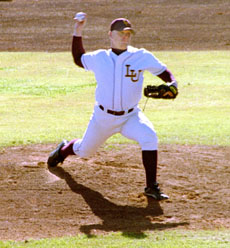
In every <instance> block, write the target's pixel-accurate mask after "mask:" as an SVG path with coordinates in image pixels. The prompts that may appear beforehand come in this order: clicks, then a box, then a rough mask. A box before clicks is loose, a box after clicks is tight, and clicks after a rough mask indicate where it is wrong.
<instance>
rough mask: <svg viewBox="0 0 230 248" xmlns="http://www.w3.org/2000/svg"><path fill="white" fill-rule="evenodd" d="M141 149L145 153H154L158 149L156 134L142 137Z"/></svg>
mask: <svg viewBox="0 0 230 248" xmlns="http://www.w3.org/2000/svg"><path fill="white" fill-rule="evenodd" d="M139 143H140V146H141V149H142V150H143V151H144V150H145V151H153V150H157V149H158V138H157V134H156V133H155V132H152V133H151V134H149V135H147V136H142V138H141V140H140V142H139Z"/></svg>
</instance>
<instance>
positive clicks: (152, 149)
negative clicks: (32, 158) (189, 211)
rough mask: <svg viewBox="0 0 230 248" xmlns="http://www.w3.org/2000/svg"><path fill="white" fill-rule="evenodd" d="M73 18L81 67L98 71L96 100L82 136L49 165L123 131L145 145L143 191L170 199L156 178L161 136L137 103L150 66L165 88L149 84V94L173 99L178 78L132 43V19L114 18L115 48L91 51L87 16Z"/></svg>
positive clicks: (65, 143)
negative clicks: (85, 32)
mask: <svg viewBox="0 0 230 248" xmlns="http://www.w3.org/2000/svg"><path fill="white" fill-rule="evenodd" d="M74 19H75V25H74V34H73V41H72V55H73V59H74V62H75V64H76V65H78V66H80V67H82V68H84V69H85V70H86V71H92V72H94V75H95V78H96V81H97V87H96V91H95V99H96V102H95V106H94V111H93V114H92V116H91V119H90V121H89V124H88V127H87V129H86V131H85V133H84V135H83V137H82V138H81V139H74V140H72V141H70V142H68V141H66V140H63V141H62V142H61V143H60V144H59V145H58V146H57V148H56V149H55V150H54V151H52V152H51V153H50V156H49V158H48V162H47V163H48V166H51V167H55V166H57V165H58V164H59V163H63V161H64V160H65V158H66V157H67V156H69V155H77V156H80V157H88V156H92V155H93V154H94V153H95V152H96V151H97V149H98V148H99V147H100V146H101V145H102V144H103V143H104V142H105V141H106V140H107V139H108V138H109V137H111V136H112V135H114V134H116V133H121V134H122V135H123V136H125V137H127V138H129V139H132V140H134V141H137V142H138V143H139V145H140V147H141V150H142V161H143V165H144V168H145V172H146V187H145V189H144V194H145V195H146V196H150V197H153V198H154V199H156V200H165V199H168V198H169V197H168V196H167V195H166V194H164V193H163V192H162V191H161V190H160V187H159V184H158V182H157V150H158V140H157V134H156V131H155V129H154V127H153V124H152V123H151V122H150V121H149V120H148V118H147V117H146V116H145V115H144V114H143V112H142V111H141V109H140V108H139V107H138V103H139V101H140V99H141V97H142V92H143V79H144V78H143V73H144V71H145V70H147V71H149V72H151V73H152V74H153V75H155V76H158V77H160V78H161V79H162V80H163V81H164V83H163V84H162V85H160V86H151V85H149V86H147V87H145V88H144V95H145V96H146V97H153V98H165V99H174V98H175V97H176V96H177V94H178V90H177V82H176V80H175V78H174V76H173V75H172V73H171V72H170V71H169V70H168V69H167V67H166V65H165V64H163V63H161V62H160V61H159V60H158V59H157V58H156V57H155V56H154V55H153V54H152V53H151V52H149V51H147V50H146V49H138V48H135V47H132V46H130V41H131V37H132V35H134V33H135V32H134V30H133V27H132V25H131V23H130V21H129V20H127V19H125V18H118V19H115V20H113V21H112V23H111V25H110V30H109V32H108V36H109V40H110V44H111V48H110V49H108V50H104V49H101V50H96V51H93V52H88V53H86V52H85V50H84V47H83V41H82V32H83V29H84V27H85V24H86V20H87V15H86V14H85V13H83V12H80V13H77V14H76V16H75V18H74Z"/></svg>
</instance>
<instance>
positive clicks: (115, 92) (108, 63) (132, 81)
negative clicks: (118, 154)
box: [81, 46, 166, 111]
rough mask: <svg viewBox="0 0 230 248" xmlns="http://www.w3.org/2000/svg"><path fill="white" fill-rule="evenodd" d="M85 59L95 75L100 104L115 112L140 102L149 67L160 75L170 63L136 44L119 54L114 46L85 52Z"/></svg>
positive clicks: (153, 72)
mask: <svg viewBox="0 0 230 248" xmlns="http://www.w3.org/2000/svg"><path fill="white" fill-rule="evenodd" d="M81 61H82V64H83V66H84V68H85V69H86V70H89V71H93V72H94V74H95V78H96V81H97V88H96V93H95V98H96V103H97V104H98V105H102V106H104V107H105V108H107V109H112V110H115V111H121V110H127V109H131V108H133V107H136V106H137V105H138V103H139V101H140V99H141V96H142V86H143V79H144V77H143V73H144V71H145V70H148V71H149V72H151V73H152V74H153V75H156V76H157V75H159V74H161V73H162V72H163V71H165V70H166V66H165V65H164V64H162V63H161V62H160V61H159V60H158V59H157V58H156V57H154V55H153V54H152V53H150V52H149V51H147V50H145V49H138V48H134V47H132V46H128V49H127V51H126V52H123V53H122V54H120V55H119V56H118V55H116V54H115V53H114V52H112V50H111V49H109V50H97V51H94V52H89V53H85V54H83V55H82V57H81Z"/></svg>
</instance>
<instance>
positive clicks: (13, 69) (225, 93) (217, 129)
mask: <svg viewBox="0 0 230 248" xmlns="http://www.w3.org/2000/svg"><path fill="white" fill-rule="evenodd" d="M155 55H156V56H157V57H158V58H159V59H160V60H161V61H163V62H164V63H166V64H167V65H168V67H169V69H170V70H171V71H172V72H173V74H174V75H175V76H176V78H177V80H178V81H179V91H180V93H179V95H178V98H177V99H176V100H175V101H167V100H153V99H149V101H148V103H147V106H146V110H145V114H146V115H147V116H148V117H149V119H150V120H151V121H152V122H153V124H154V126H155V129H156V130H157V132H158V136H159V140H160V143H177V144H205V145H223V146H226V145H227V146H228V145H230V132H229V127H230V101H229V95H230V70H229V65H228V63H229V60H230V52H229V51H213V52H156V53H155ZM160 83H161V80H160V79H158V78H157V77H154V76H152V75H150V73H148V72H146V73H145V85H146V84H160ZM95 86H96V82H95V79H94V75H93V73H91V72H85V71H84V70H83V69H81V68H78V67H76V66H75V65H74V64H73V61H72V56H71V54H70V53H68V52H66V53H45V52H43V53H23V52H20V53H7V52H2V53H0V136H1V140H0V146H11V145H20V144H30V143H48V142H57V141H59V140H61V139H62V138H67V139H72V138H75V137H80V136H82V134H83V132H84V130H85V128H86V127H87V123H88V121H89V118H90V115H91V112H92V109H93V105H94V90H95ZM144 102H145V99H144V97H143V99H142V100H141V102H140V107H143V106H144ZM108 142H111V143H113V142H115V143H126V142H131V141H129V140H127V139H125V138H123V137H122V136H120V135H115V136H114V137H112V138H110V139H109V141H108Z"/></svg>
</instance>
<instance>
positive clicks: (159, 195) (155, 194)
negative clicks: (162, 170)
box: [144, 183, 169, 201]
mask: <svg viewBox="0 0 230 248" xmlns="http://www.w3.org/2000/svg"><path fill="white" fill-rule="evenodd" d="M144 194H145V195H146V196H150V197H152V198H154V199H155V200H157V201H161V200H167V199H169V196H167V195H166V194H164V193H163V192H161V191H160V188H159V184H158V183H155V184H154V185H153V186H152V187H151V188H150V187H147V188H145V193H144Z"/></svg>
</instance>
